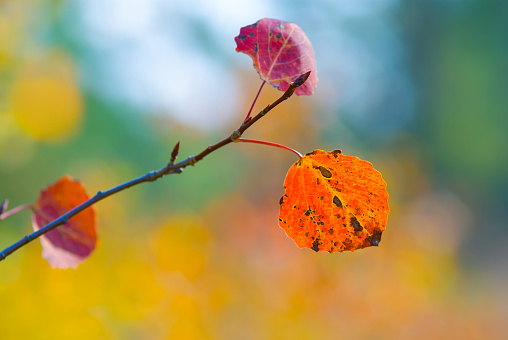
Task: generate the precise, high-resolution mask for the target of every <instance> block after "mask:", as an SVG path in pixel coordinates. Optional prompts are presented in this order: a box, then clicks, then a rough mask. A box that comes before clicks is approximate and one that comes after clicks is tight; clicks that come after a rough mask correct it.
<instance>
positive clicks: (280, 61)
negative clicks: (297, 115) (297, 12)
mask: <svg viewBox="0 0 508 340" xmlns="http://www.w3.org/2000/svg"><path fill="white" fill-rule="evenodd" d="M235 42H236V46H237V47H236V51H237V52H243V53H245V54H247V55H249V56H250V57H251V58H252V61H253V63H254V68H255V69H256V70H257V71H258V73H259V75H260V76H261V78H262V79H263V80H265V81H267V82H268V83H270V84H271V85H272V86H274V87H275V88H277V89H279V90H281V91H286V90H287V89H288V87H289V84H290V83H291V82H292V81H294V80H295V79H296V78H297V77H298V76H299V75H301V74H303V73H306V72H308V71H311V74H310V77H309V79H307V81H306V82H305V84H303V85H302V86H300V87H298V88H297V89H296V91H295V94H297V95H311V94H312V93H313V92H314V88H316V85H317V81H318V79H317V72H316V61H315V60H314V51H313V50H312V46H311V43H310V41H309V39H308V38H307V36H306V35H305V33H304V32H303V31H302V29H301V28H300V27H298V26H297V25H296V24H294V23H291V22H287V21H282V20H277V19H268V18H264V19H261V20H259V21H258V22H256V23H254V24H252V25H249V26H245V27H242V28H241V29H240V34H239V35H238V36H237V37H235Z"/></svg>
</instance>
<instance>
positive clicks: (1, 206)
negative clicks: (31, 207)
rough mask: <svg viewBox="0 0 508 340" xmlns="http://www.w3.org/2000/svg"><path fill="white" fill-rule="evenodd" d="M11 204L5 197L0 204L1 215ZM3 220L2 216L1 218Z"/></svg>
mask: <svg viewBox="0 0 508 340" xmlns="http://www.w3.org/2000/svg"><path fill="white" fill-rule="evenodd" d="M8 205H9V200H8V199H5V200H4V201H3V202H2V204H0V215H2V213H3V212H4V211H5V210H7V206H8ZM0 220H1V218H0Z"/></svg>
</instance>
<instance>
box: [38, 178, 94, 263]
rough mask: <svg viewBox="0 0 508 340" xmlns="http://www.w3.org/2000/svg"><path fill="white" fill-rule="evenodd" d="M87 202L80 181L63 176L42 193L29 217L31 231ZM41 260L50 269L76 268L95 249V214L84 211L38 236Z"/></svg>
mask: <svg viewBox="0 0 508 340" xmlns="http://www.w3.org/2000/svg"><path fill="white" fill-rule="evenodd" d="M88 199H89V196H88V194H87V193H86V190H85V188H84V187H83V185H81V183H80V182H78V181H75V180H73V179H71V178H70V177H69V176H64V177H62V178H60V180H58V182H56V183H55V184H53V185H50V186H48V187H47V188H46V189H45V190H43V191H42V192H41V194H40V196H39V199H38V200H37V202H36V203H35V206H34V208H35V211H36V213H34V214H33V215H32V224H33V227H34V230H38V229H40V228H41V227H42V226H44V225H46V224H48V223H49V222H51V221H53V220H55V219H57V218H58V217H60V216H62V215H63V214H65V213H66V212H68V211H69V210H71V209H73V208H75V207H76V206H78V205H80V204H81V203H83V202H85V201H86V200H88ZM40 239H41V244H42V248H43V250H42V257H44V258H45V259H46V260H47V261H48V262H49V264H50V266H51V267H53V268H70V267H72V268H75V267H77V265H78V264H79V263H81V262H82V261H84V260H85V259H86V258H87V257H88V256H89V255H90V253H91V252H92V251H93V250H94V249H95V245H96V243H97V232H96V230H95V211H94V209H93V208H92V207H90V208H87V209H85V210H83V211H82V212H80V213H79V214H77V215H76V216H74V217H72V218H70V219H69V221H67V223H65V224H64V225H61V226H59V227H56V228H55V229H53V230H51V231H49V232H47V233H45V234H44V235H42V236H41V237H40Z"/></svg>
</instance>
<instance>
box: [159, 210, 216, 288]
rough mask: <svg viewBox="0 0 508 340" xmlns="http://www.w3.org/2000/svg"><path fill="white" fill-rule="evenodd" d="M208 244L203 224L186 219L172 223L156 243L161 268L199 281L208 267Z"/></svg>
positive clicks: (163, 230) (162, 232) (163, 228)
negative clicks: (206, 266) (199, 277)
mask: <svg viewBox="0 0 508 340" xmlns="http://www.w3.org/2000/svg"><path fill="white" fill-rule="evenodd" d="M208 242H209V235H208V232H207V230H206V227H205V226H204V224H203V223H202V222H201V221H198V220H196V219H193V218H185V217H182V218H176V219H174V220H171V221H169V223H168V224H167V225H165V226H163V227H162V228H161V232H160V234H158V235H156V237H155V240H154V243H156V249H157V265H158V267H159V268H161V269H163V270H166V271H176V272H180V273H182V274H183V275H184V276H185V277H186V278H187V279H188V280H195V279H196V278H197V277H198V276H199V275H200V274H201V273H202V272H203V270H204V267H205V265H206V261H207V256H208V254H207V252H208Z"/></svg>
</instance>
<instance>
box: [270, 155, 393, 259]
mask: <svg viewBox="0 0 508 340" xmlns="http://www.w3.org/2000/svg"><path fill="white" fill-rule="evenodd" d="M284 188H285V189H286V191H285V193H284V196H282V198H281V200H280V214H279V226H280V227H281V228H282V229H284V230H285V231H286V234H287V235H288V236H289V237H291V238H292V239H293V240H294V241H295V243H296V244H297V245H298V247H300V248H303V247H306V248H310V249H312V250H315V251H319V250H325V251H328V252H330V253H333V252H342V251H345V250H349V251H354V250H356V249H361V248H365V247H370V246H377V245H378V244H379V242H380V241H381V234H382V233H383V231H384V230H385V227H386V222H387V219H388V213H389V212H390V210H389V208H388V193H387V192H386V183H385V181H384V180H383V178H382V177H381V174H380V173H379V172H378V171H376V170H375V169H374V168H373V167H372V164H371V163H369V162H367V161H363V160H361V159H359V158H357V157H353V156H346V155H343V154H342V152H341V151H340V150H334V151H331V152H325V151H322V150H314V151H313V152H311V153H309V154H307V155H305V156H304V157H303V158H302V159H300V160H299V161H298V162H296V163H295V164H293V165H292V166H291V168H290V169H289V171H288V173H287V175H286V180H285V181H284Z"/></svg>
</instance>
